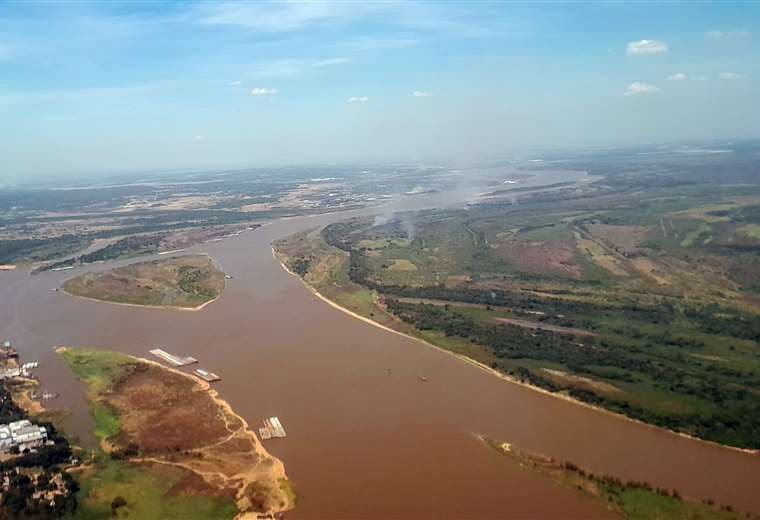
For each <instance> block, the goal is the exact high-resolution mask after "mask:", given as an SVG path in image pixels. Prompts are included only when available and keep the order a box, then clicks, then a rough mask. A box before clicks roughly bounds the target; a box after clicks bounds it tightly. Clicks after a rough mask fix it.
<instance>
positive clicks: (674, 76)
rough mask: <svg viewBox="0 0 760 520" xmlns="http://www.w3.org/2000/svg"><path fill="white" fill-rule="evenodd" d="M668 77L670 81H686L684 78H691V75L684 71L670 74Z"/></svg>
mask: <svg viewBox="0 0 760 520" xmlns="http://www.w3.org/2000/svg"><path fill="white" fill-rule="evenodd" d="M668 79H669V80H670V81H684V80H687V79H689V76H687V75H686V74H684V73H683V72H676V73H675V74H671V75H670V76H668Z"/></svg>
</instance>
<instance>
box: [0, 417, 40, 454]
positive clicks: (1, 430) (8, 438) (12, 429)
mask: <svg viewBox="0 0 760 520" xmlns="http://www.w3.org/2000/svg"><path fill="white" fill-rule="evenodd" d="M46 440H47V430H46V429H45V427H44V426H35V425H34V424H32V423H31V422H30V421H28V420H27V419H24V420H22V421H16V422H12V423H10V424H4V425H0V451H8V450H9V449H11V448H12V447H14V446H18V448H19V450H21V451H23V450H25V449H26V448H34V447H36V446H40V445H41V444H43V443H44V442H45V441H46Z"/></svg>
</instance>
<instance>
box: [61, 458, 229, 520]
mask: <svg viewBox="0 0 760 520" xmlns="http://www.w3.org/2000/svg"><path fill="white" fill-rule="evenodd" d="M77 478H78V480H79V482H80V486H81V489H80V491H79V493H78V494H77V499H78V507H77V511H76V513H75V514H74V515H71V516H70V518H71V519H72V520H99V519H104V518H113V517H116V518H146V519H147V518H167V519H170V518H171V519H177V520H184V519H188V520H191V519H198V520H201V519H213V520H217V519H219V520H222V519H228V518H229V519H231V518H234V517H235V516H236V515H237V513H238V509H237V507H236V506H235V501H234V500H233V499H232V498H229V497H226V498H225V497H214V496H193V495H189V494H187V492H186V491H185V490H183V483H184V481H187V480H189V479H190V478H191V477H190V472H188V471H186V470H183V469H178V468H173V467H167V466H163V467H161V466H156V465H149V464H132V463H129V462H125V461H121V460H112V459H110V458H109V457H108V456H105V455H102V456H100V457H99V458H98V460H96V461H95V462H94V464H93V466H92V468H89V469H87V470H85V471H84V472H82V473H80V474H78V475H77ZM118 497H121V498H122V499H123V505H121V506H119V507H116V508H114V507H113V506H114V505H115V504H117V503H119V502H116V501H117V500H118Z"/></svg>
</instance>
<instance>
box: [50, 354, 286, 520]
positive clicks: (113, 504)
mask: <svg viewBox="0 0 760 520" xmlns="http://www.w3.org/2000/svg"><path fill="white" fill-rule="evenodd" d="M58 351H59V353H60V354H61V355H62V356H63V358H64V359H65V360H66V362H67V363H68V365H69V367H70V368H71V369H72V371H73V372H74V373H75V374H76V376H77V377H78V378H79V379H81V380H82V381H83V382H84V384H85V386H86V395H87V399H88V401H89V403H90V406H91V411H92V415H93V417H94V420H95V434H96V436H97V437H98V439H99V441H100V447H99V448H98V449H97V450H95V452H94V453H93V455H92V457H91V459H90V460H89V461H88V462H86V463H84V464H82V465H80V466H79V467H77V468H74V469H72V470H71V471H70V472H71V474H72V475H73V476H74V478H75V479H76V481H77V482H78V484H79V486H80V487H79V490H78V492H77V493H76V499H77V507H76V510H75V511H74V512H73V513H72V514H71V515H70V516H69V517H70V518H72V519H75V520H76V519H101V518H112V517H119V518H121V517H130V518H176V519H193V518H197V519H227V518H236V517H239V518H245V517H248V516H250V517H251V518H256V517H257V516H258V515H271V516H270V517H273V516H275V515H279V514H281V513H282V512H283V511H286V510H289V509H292V508H293V507H294V505H295V501H296V496H295V493H294V491H293V488H292V486H291V485H290V482H289V481H288V480H287V477H286V475H285V471H284V467H283V464H282V462H280V461H279V460H278V459H276V458H274V457H272V456H271V455H270V454H269V453H267V452H266V450H265V449H264V448H263V446H262V445H261V443H260V442H259V441H258V439H257V438H256V436H255V435H254V434H253V432H251V431H250V430H249V428H248V425H247V424H246V422H245V421H244V420H243V419H242V418H241V417H239V416H238V415H236V414H235V413H234V412H233V411H232V409H231V408H230V407H229V405H228V404H227V403H226V402H225V401H223V400H221V399H220V398H219V397H218V396H217V394H216V392H215V391H213V390H211V389H210V388H209V386H208V384H206V383H205V382H203V381H200V380H198V379H196V378H193V377H192V376H189V375H187V374H184V373H181V372H179V371H176V370H174V369H169V368H166V367H163V366H161V365H159V364H158V363H154V362H151V361H147V360H141V359H137V358H133V357H130V356H126V355H122V354H118V353H114V352H106V351H97V350H85V349H73V348H59V349H58Z"/></svg>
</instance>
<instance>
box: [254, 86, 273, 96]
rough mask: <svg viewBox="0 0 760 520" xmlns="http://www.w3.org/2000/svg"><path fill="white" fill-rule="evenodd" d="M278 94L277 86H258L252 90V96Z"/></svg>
mask: <svg viewBox="0 0 760 520" xmlns="http://www.w3.org/2000/svg"><path fill="white" fill-rule="evenodd" d="M275 94H277V89H276V88H266V87H256V88H254V89H253V90H251V95H252V96H274V95H275Z"/></svg>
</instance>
